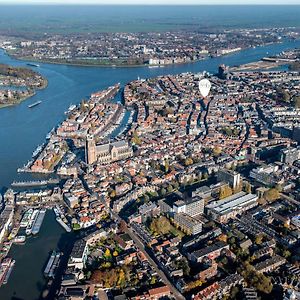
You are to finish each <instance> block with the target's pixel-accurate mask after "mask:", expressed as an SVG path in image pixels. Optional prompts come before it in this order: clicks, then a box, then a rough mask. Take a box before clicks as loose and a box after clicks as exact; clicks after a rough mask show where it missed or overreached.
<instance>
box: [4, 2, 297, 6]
mask: <svg viewBox="0 0 300 300" xmlns="http://www.w3.org/2000/svg"><path fill="white" fill-rule="evenodd" d="M1 5H7V6H18V5H24V6H45V5H46V6H47V5H58V6H70V5H73V6H300V3H244V4H241V3H202V4H196V3H177V4H172V3H144V4H141V3H93V2H88V3H81V2H75V3H74V2H73V3H70V2H69V3H61V2H31V3H30V2H29V3H28V2H26V3H22V2H14V3H11V2H1V1H0V6H1Z"/></svg>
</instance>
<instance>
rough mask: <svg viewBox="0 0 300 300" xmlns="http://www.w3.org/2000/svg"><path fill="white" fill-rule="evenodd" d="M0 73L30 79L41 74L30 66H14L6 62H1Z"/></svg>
mask: <svg viewBox="0 0 300 300" xmlns="http://www.w3.org/2000/svg"><path fill="white" fill-rule="evenodd" d="M0 75H3V76H11V77H18V78H21V79H28V78H29V77H31V78H32V77H36V76H41V75H40V74H39V73H37V72H34V71H33V70H31V69H29V68H22V67H12V66H9V65H5V64H0Z"/></svg>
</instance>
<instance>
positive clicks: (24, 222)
mask: <svg viewBox="0 0 300 300" xmlns="http://www.w3.org/2000/svg"><path fill="white" fill-rule="evenodd" d="M32 213H33V209H32V208H30V209H28V210H27V211H26V212H25V213H24V215H23V217H22V220H21V222H20V227H27V225H28V223H29V220H30V219H31V216H32Z"/></svg>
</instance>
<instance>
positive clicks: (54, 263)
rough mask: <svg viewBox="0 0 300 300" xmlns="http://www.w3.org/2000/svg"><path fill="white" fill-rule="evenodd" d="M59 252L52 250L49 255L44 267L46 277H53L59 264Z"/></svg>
mask: <svg viewBox="0 0 300 300" xmlns="http://www.w3.org/2000/svg"><path fill="white" fill-rule="evenodd" d="M60 256H61V254H60V253H59V252H56V251H55V250H53V251H52V253H51V256H50V258H49V260H48V263H47V265H46V268H45V270H44V275H45V276H46V277H48V278H54V275H55V272H56V270H57V268H58V266H59V262H60Z"/></svg>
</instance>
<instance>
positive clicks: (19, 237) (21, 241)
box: [13, 235, 26, 244]
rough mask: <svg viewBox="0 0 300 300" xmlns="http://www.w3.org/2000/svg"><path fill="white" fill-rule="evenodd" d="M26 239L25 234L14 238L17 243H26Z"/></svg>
mask: <svg viewBox="0 0 300 300" xmlns="http://www.w3.org/2000/svg"><path fill="white" fill-rule="evenodd" d="M25 241H26V236H25V235H19V236H16V237H15V238H14V239H13V243H15V244H23V243H25Z"/></svg>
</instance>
